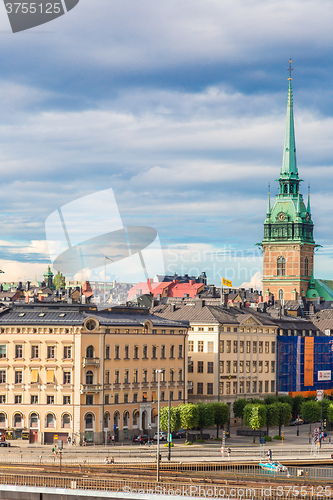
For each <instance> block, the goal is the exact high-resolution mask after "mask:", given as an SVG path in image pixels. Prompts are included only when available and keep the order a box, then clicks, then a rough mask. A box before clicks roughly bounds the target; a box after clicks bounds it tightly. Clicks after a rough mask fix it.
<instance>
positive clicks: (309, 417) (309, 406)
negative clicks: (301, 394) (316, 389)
mask: <svg viewBox="0 0 333 500" xmlns="http://www.w3.org/2000/svg"><path fill="white" fill-rule="evenodd" d="M301 418H302V419H303V420H305V421H308V422H310V424H311V423H312V422H318V420H319V419H320V405H319V403H318V401H311V400H310V401H304V403H302V406H301ZM310 431H311V426H310Z"/></svg>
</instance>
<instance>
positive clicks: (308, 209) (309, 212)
mask: <svg viewBox="0 0 333 500" xmlns="http://www.w3.org/2000/svg"><path fill="white" fill-rule="evenodd" d="M306 211H307V212H308V214H311V208H310V182H309V188H308V206H307V209H306Z"/></svg>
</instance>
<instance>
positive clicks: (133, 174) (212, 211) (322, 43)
mask: <svg viewBox="0 0 333 500" xmlns="http://www.w3.org/2000/svg"><path fill="white" fill-rule="evenodd" d="M332 21H333V3H332V2H331V0H316V1H314V0H163V1H160V2H157V1H156V0H122V1H116V0H80V2H79V4H78V5H77V7H75V8H74V9H73V10H72V11H70V12H69V13H67V14H66V15H65V16H62V17H60V18H58V19H56V20H54V21H52V22H50V23H48V24H45V25H43V26H40V27H38V28H34V29H31V30H28V31H25V32H21V33H16V34H13V33H12V32H11V30H10V25H9V21H8V18H7V15H6V11H5V8H4V6H3V5H2V4H1V5H0V42H1V43H0V68H1V72H0V109H1V112H0V168H1V212H0V229H1V233H0V240H1V241H0V266H1V268H2V269H3V271H5V274H4V275H2V276H3V279H4V280H15V279H19V278H20V279H29V278H34V277H35V276H37V278H38V277H40V276H41V274H42V272H43V271H44V269H45V265H46V264H47V263H48V262H49V257H48V250H47V243H46V236H45V220H46V219H47V217H48V216H49V215H50V214H51V213H52V212H54V211H57V210H58V209H59V208H60V207H63V206H64V205H66V204H69V203H71V202H73V201H74V200H77V199H79V198H82V197H85V196H88V195H92V194H94V193H97V192H99V191H102V190H105V189H112V190H113V193H114V196H115V199H116V202H117V205H118V209H119V213H120V215H121V218H122V222H123V224H124V225H125V226H148V227H151V228H154V229H155V230H156V231H157V232H158V235H159V240H160V243H161V245H162V248H163V249H164V250H163V251H164V258H165V269H166V272H168V273H171V272H175V271H178V272H183V273H184V272H185V273H186V272H188V273H191V274H199V273H200V272H201V270H205V271H206V272H207V274H208V276H209V281H211V282H215V283H218V282H219V280H220V276H221V275H224V277H226V278H229V279H233V281H234V284H235V285H239V284H240V283H242V282H244V281H247V282H249V281H250V279H251V277H252V276H253V275H254V274H256V273H259V272H260V270H261V265H262V264H261V254H260V252H259V251H258V249H257V247H255V244H256V243H257V242H260V241H261V239H262V236H263V226H262V225H263V221H264V218H265V212H266V204H267V184H268V182H269V181H271V182H272V189H271V191H272V193H276V190H277V186H276V183H274V180H275V179H277V178H278V175H279V170H280V167H281V162H282V148H283V138H284V123H285V113H286V100H287V87H288V81H287V78H288V73H287V71H286V68H287V67H288V63H289V58H292V60H293V68H294V71H293V75H292V76H293V91H294V111H295V125H296V143H297V159H298V167H299V171H300V176H301V178H302V179H304V181H305V182H304V183H303V189H302V190H303V193H304V194H306V192H307V185H308V182H309V181H310V182H311V193H312V194H311V207H312V213H313V219H314V221H315V238H316V242H317V243H319V244H321V245H322V246H323V248H321V249H319V250H318V252H317V258H316V276H317V277H322V278H323V277H326V278H332V279H333V266H332V262H333V234H332V229H331V228H332V218H333V197H332V194H331V193H332V189H333V66H332V63H333V51H332V45H333V31H332V28H331V27H332ZM87 200H88V199H87ZM81 205H82V219H83V220H86V221H87V226H88V225H91V224H93V221H92V217H91V207H90V206H89V203H84V202H81ZM102 210H103V208H102ZM105 232H108V229H106V231H105ZM120 267H121V266H120V265H119V268H120ZM123 267H124V266H123ZM99 272H100V275H101V277H102V275H103V271H102V270H101V269H100V270H99ZM156 272H160V268H159V267H157V268H156ZM114 275H115V276H118V278H120V277H121V275H120V274H119V273H117V267H115V264H113V268H112V269H110V270H108V277H109V278H110V279H111V278H112V277H114ZM257 276H258V274H257ZM136 277H137V276H135V278H136ZM133 281H134V280H133Z"/></svg>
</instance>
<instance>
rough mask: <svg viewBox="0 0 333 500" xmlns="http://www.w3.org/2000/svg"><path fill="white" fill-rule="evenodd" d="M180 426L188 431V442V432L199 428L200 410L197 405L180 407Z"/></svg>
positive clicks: (189, 404) (190, 404)
mask: <svg viewBox="0 0 333 500" xmlns="http://www.w3.org/2000/svg"><path fill="white" fill-rule="evenodd" d="M178 408H179V414H180V425H181V427H182V428H183V429H185V430H186V440H187V438H188V431H189V430H191V429H194V428H195V427H198V424H199V410H198V407H197V405H194V404H192V403H188V404H184V405H179V406H178Z"/></svg>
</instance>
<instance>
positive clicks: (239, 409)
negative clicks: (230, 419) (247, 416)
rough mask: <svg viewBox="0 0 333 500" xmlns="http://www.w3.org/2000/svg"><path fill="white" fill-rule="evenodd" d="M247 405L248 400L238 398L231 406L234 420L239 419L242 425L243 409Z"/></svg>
mask: <svg viewBox="0 0 333 500" xmlns="http://www.w3.org/2000/svg"><path fill="white" fill-rule="evenodd" d="M247 404H249V400H248V399H245V398H239V399H236V401H235V402H234V404H233V405H232V409H233V412H234V416H235V417H236V418H241V419H242V423H243V418H244V417H243V412H244V408H245V406H246V405H247Z"/></svg>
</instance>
